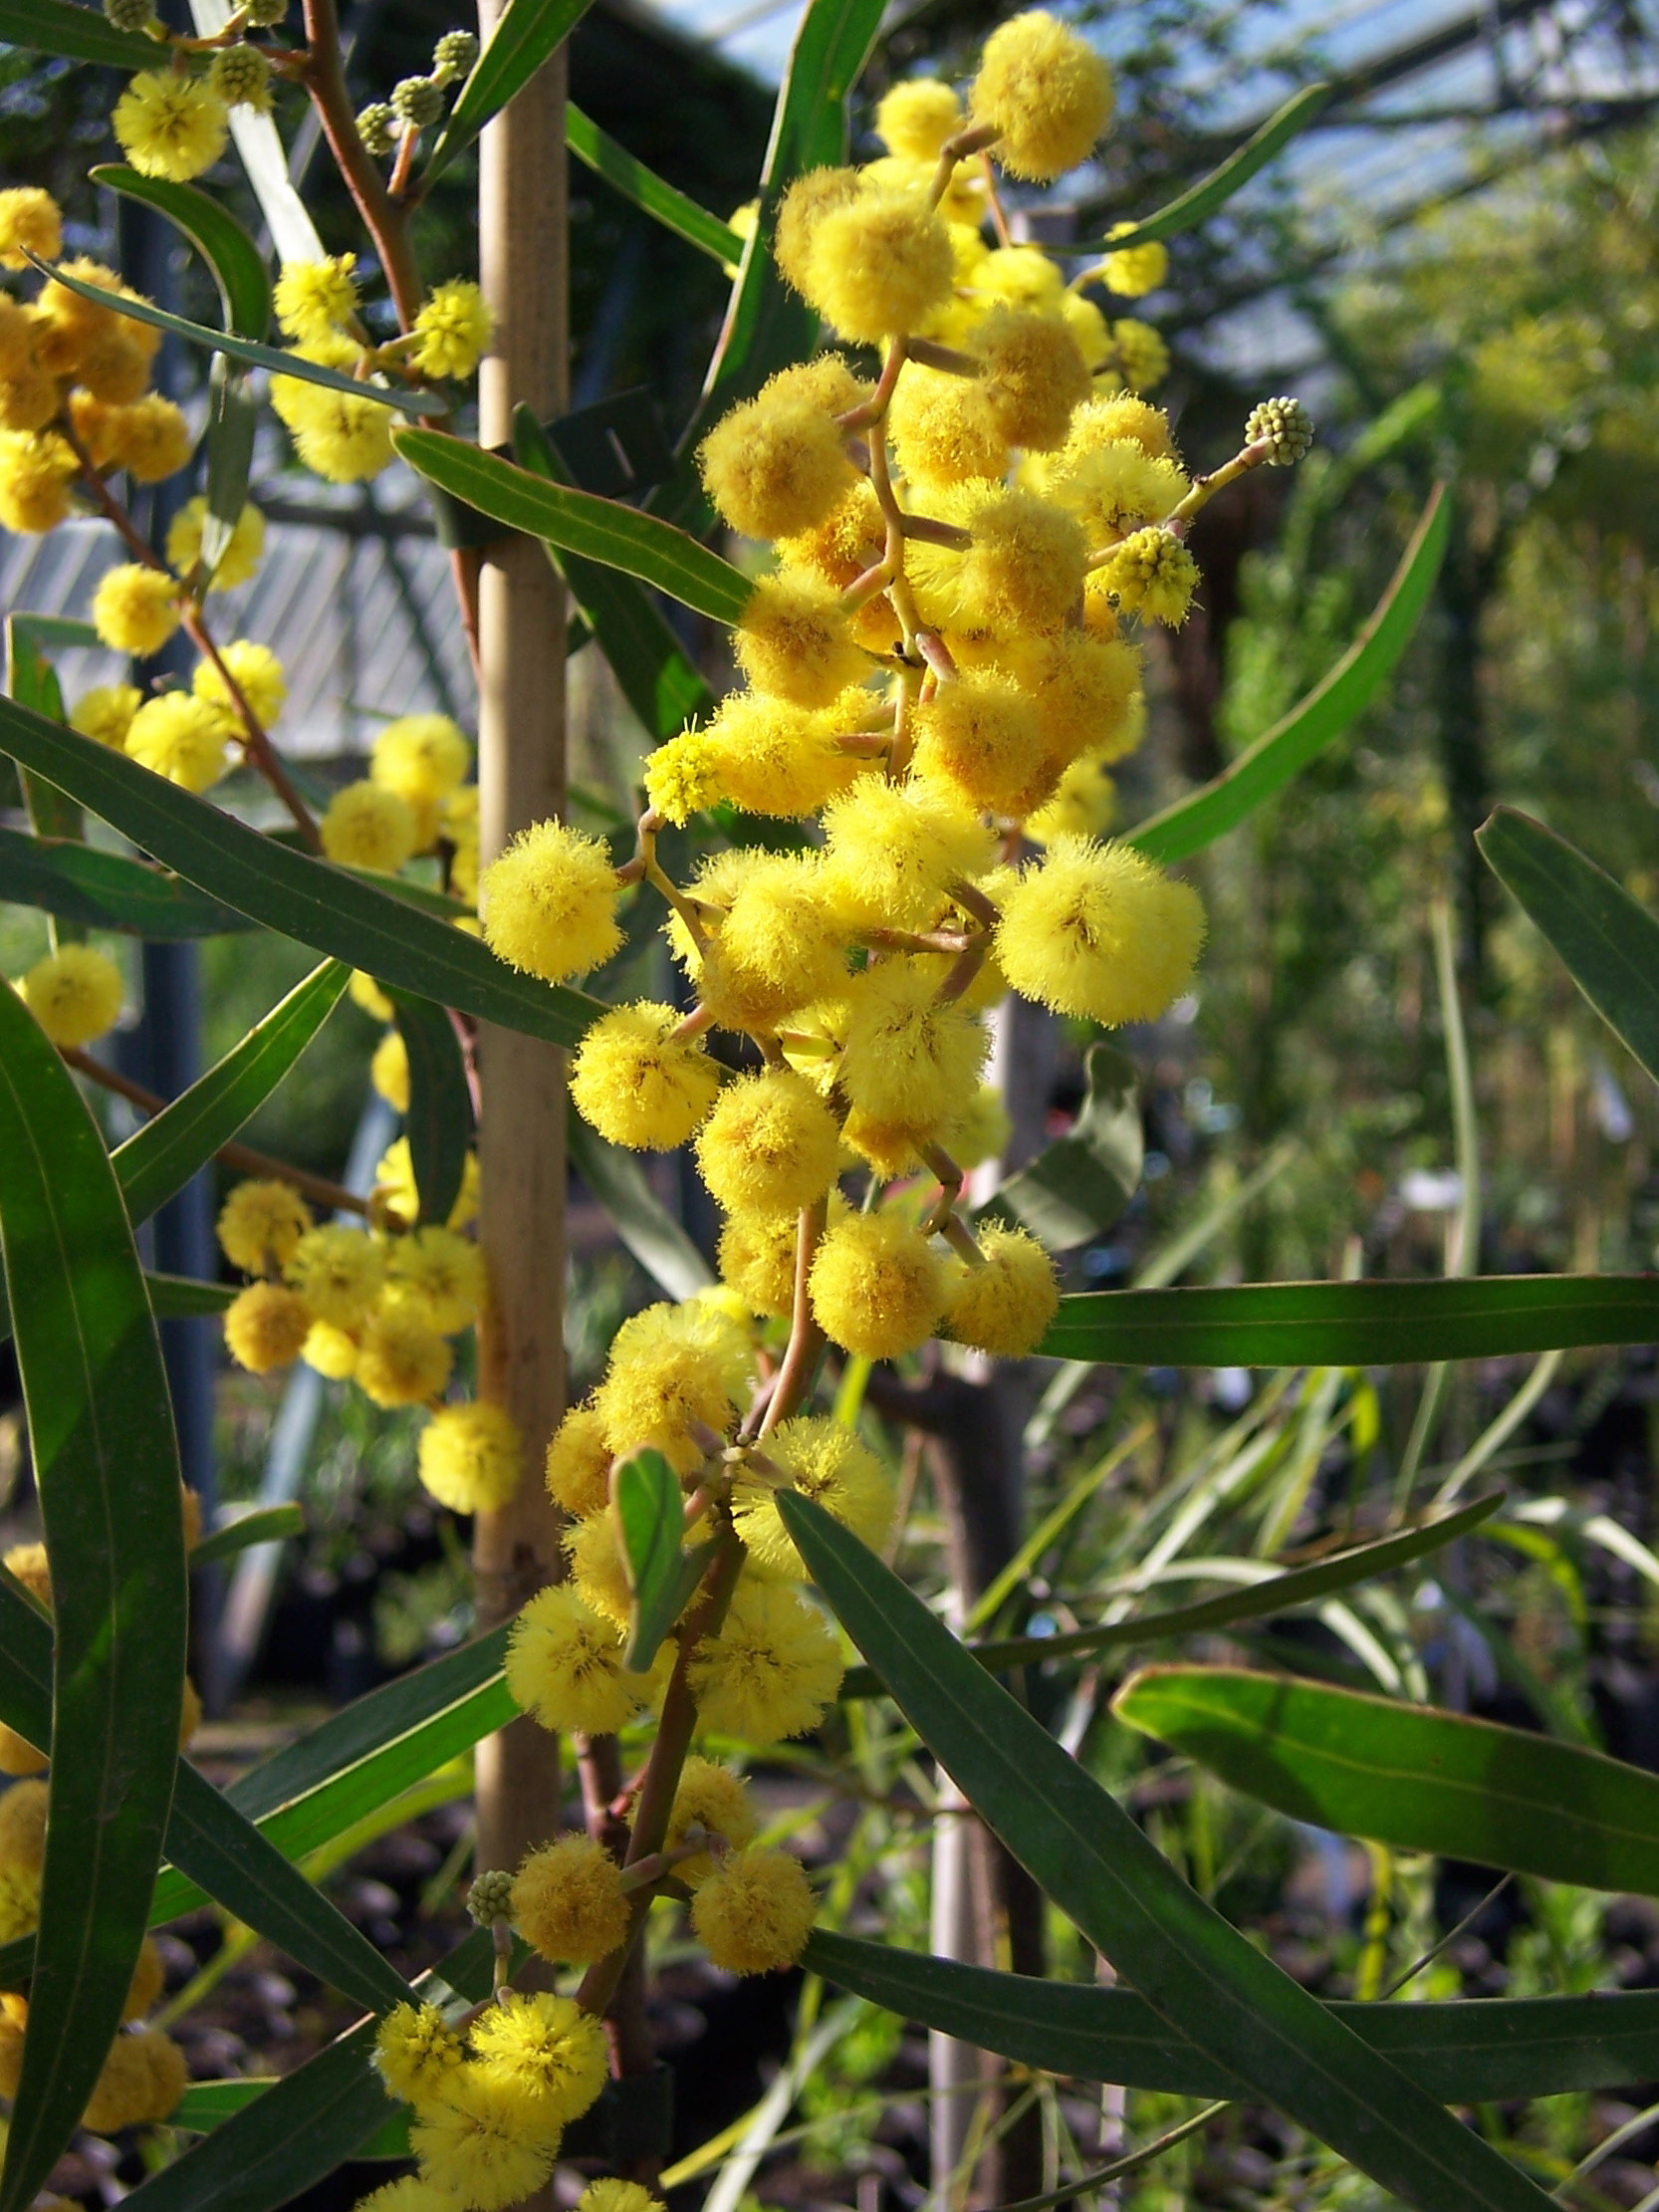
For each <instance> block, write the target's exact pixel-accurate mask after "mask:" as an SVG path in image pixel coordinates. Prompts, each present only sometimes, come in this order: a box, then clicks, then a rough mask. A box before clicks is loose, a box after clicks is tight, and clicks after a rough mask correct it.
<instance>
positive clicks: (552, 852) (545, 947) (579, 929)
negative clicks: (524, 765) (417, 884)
mask: <svg viewBox="0 0 1659 2212" xmlns="http://www.w3.org/2000/svg"><path fill="white" fill-rule="evenodd" d="M481 887H482V890H483V897H484V936H485V939H486V941H487V943H488V944H489V947H490V950H491V951H492V952H494V953H496V954H497V955H498V956H499V957H500V958H501V959H503V960H505V961H507V962H508V963H509V965H510V966H512V967H515V968H522V969H524V970H525V971H526V972H527V973H528V974H530V975H539V976H541V977H542V978H543V979H544V980H545V981H546V982H549V983H563V982H564V981H565V980H566V979H567V978H568V977H570V976H573V975H585V974H586V973H587V972H588V970H589V969H591V968H596V967H599V966H601V965H602V964H603V963H604V962H605V961H606V960H608V959H609V958H610V956H611V954H612V953H613V952H615V951H616V950H617V949H618V947H619V946H620V944H621V942H622V933H621V931H620V929H618V928H617V926H616V869H615V865H614V863H613V862H612V860H611V858H610V854H609V852H608V850H607V848H606V847H605V846H604V845H603V844H602V843H601V842H600V840H599V839H597V838H591V837H588V836H585V835H584V833H583V832H582V831H581V830H572V829H568V828H567V827H566V825H565V824H564V823H563V822H538V823H537V824H536V825H535V826H534V827H533V828H532V829H529V830H524V831H521V832H520V834H519V835H518V836H517V837H516V838H515V839H514V840H513V842H512V844H511V845H510V846H508V848H507V850H506V852H505V853H503V854H502V856H501V858H500V859H499V860H492V861H491V862H490V864H489V866H488V867H487V868H486V869H485V870H484V874H483V880H482V886H481Z"/></svg>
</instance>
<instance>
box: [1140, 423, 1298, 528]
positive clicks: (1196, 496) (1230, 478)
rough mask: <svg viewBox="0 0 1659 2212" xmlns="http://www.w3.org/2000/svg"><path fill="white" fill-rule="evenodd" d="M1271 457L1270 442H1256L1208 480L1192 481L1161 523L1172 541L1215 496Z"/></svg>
mask: <svg viewBox="0 0 1659 2212" xmlns="http://www.w3.org/2000/svg"><path fill="white" fill-rule="evenodd" d="M1272 453H1273V440H1272V438H1258V439H1257V440H1256V441H1255V443H1254V444H1252V445H1247V446H1245V447H1244V448H1243V449H1242V450H1241V451H1240V452H1237V453H1235V454H1234V456H1233V458H1232V459H1231V460H1230V461H1226V462H1224V463H1223V465H1222V466H1221V467H1220V468H1218V469H1214V470H1212V471H1211V473H1210V474H1209V475H1208V476H1200V477H1198V478H1196V479H1195V481H1194V483H1193V486H1192V489H1191V490H1190V491H1189V492H1188V494H1187V496H1186V498H1185V499H1183V500H1182V502H1181V504H1180V505H1179V506H1178V507H1177V508H1175V509H1174V510H1173V512H1172V513H1171V514H1170V515H1169V517H1168V519H1167V520H1166V521H1165V523H1164V528H1165V529H1166V530H1167V531H1168V532H1169V533H1170V535H1171V536H1172V537H1176V538H1183V537H1185V536H1186V533H1187V528H1188V525H1189V524H1190V523H1191V521H1192V519H1193V517H1194V516H1195V515H1196V514H1197V513H1198V511H1199V509H1200V508H1201V507H1205V506H1208V504H1209V502H1210V501H1211V500H1212V499H1214V497H1215V496H1216V494H1217V492H1219V491H1225V490H1226V488H1227V486H1228V485H1229V484H1236V483H1237V482H1238V480H1239V478H1240V477H1241V476H1246V475H1248V474H1249V472H1250V471H1251V470H1252V469H1253V468H1260V467H1261V465H1262V463H1263V462H1264V461H1265V460H1268V459H1269V458H1270V457H1271V455H1272Z"/></svg>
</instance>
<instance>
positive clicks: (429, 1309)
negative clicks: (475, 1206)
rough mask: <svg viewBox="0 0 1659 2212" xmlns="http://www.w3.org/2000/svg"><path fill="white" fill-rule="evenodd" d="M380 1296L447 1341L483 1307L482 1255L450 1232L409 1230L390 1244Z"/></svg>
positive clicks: (466, 1239)
mask: <svg viewBox="0 0 1659 2212" xmlns="http://www.w3.org/2000/svg"><path fill="white" fill-rule="evenodd" d="M385 1295H386V1302H387V1304H388V1305H396V1306H398V1307H399V1308H401V1309H403V1310H405V1311H406V1312H408V1313H411V1314H413V1315H414V1316H415V1318H416V1319H417V1320H418V1321H422V1322H424V1323H425V1324H426V1327H427V1328H428V1329H435V1330H436V1331H437V1332H438V1334H439V1336H441V1337H452V1336H453V1335H454V1334H455V1332H456V1330H458V1329H465V1328H467V1327H468V1325H469V1324H470V1323H471V1322H472V1321H474V1320H475V1319H476V1318H477V1314H478V1309H479V1307H480V1305H481V1304H482V1303H483V1298H484V1261H483V1256H482V1255H481V1253H480V1252H479V1250H478V1247H477V1245H475V1244H474V1243H472V1242H471V1240H470V1239H469V1238H467V1237H462V1236H457V1235H456V1233H455V1231H454V1230H453V1229H440V1228H437V1227H435V1226H429V1227H427V1228H424V1229H415V1230H413V1231H411V1233H410V1234H409V1235H408V1236H406V1237H398V1238H396V1239H394V1241H393V1243H392V1246H391V1251H390V1255H389V1257H388V1258H387V1261H386V1290H385Z"/></svg>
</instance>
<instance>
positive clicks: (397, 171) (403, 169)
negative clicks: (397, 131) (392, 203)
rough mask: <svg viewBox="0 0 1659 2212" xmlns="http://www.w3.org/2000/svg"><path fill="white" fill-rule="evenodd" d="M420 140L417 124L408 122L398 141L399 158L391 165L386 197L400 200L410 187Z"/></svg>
mask: <svg viewBox="0 0 1659 2212" xmlns="http://www.w3.org/2000/svg"><path fill="white" fill-rule="evenodd" d="M419 142H420V131H419V128H418V126H417V125H416V124H414V123H405V124H404V125H403V135H402V136H401V137H400V138H399V139H398V141H397V158H396V160H395V161H393V163H392V165H391V176H390V178H389V179H388V181H387V183H386V197H387V199H389V200H400V199H401V198H402V197H403V195H404V193H405V192H406V191H407V190H408V188H409V171H410V169H412V168H413V166H414V156H415V147H416V146H417V145H418V144H419Z"/></svg>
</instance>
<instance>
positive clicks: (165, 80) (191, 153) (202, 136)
mask: <svg viewBox="0 0 1659 2212" xmlns="http://www.w3.org/2000/svg"><path fill="white" fill-rule="evenodd" d="M110 121H111V123H112V124H113V125H114V127H115V132H116V136H117V137H118V138H119V141H120V146H121V151H122V152H123V153H124V154H125V155H126V158H127V159H128V160H129V161H130V162H131V164H132V166H133V167H134V168H135V169H136V170H137V172H138V174H139V175H140V176H161V177H166V178H167V179H168V180H169V181H170V182H171V183H174V184H187V183H188V182H189V181H190V179H191V178H192V177H194V176H200V174H201V173H202V171H203V169H210V168H211V167H212V166H213V164H214V162H215V161H217V160H218V158H219V156H220V154H221V153H223V151H224V150H225V133H226V130H227V128H228V126H229V118H228V116H227V114H226V111H225V104H224V102H223V101H222V100H221V99H220V98H219V96H218V94H217V93H216V92H215V91H214V90H213V88H212V86H211V85H209V84H208V83H207V82H206V80H205V79H203V78H200V77H180V76H177V75H175V73H174V72H173V71H171V70H159V69H142V70H140V71H139V72H138V74H137V76H136V77H134V78H133V79H132V80H131V82H130V83H129V84H128V86H127V88H126V90H125V92H123V93H122V94H121V96H120V98H119V100H118V101H117V102H116V108H115V113H114V115H112V117H111V118H110Z"/></svg>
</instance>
